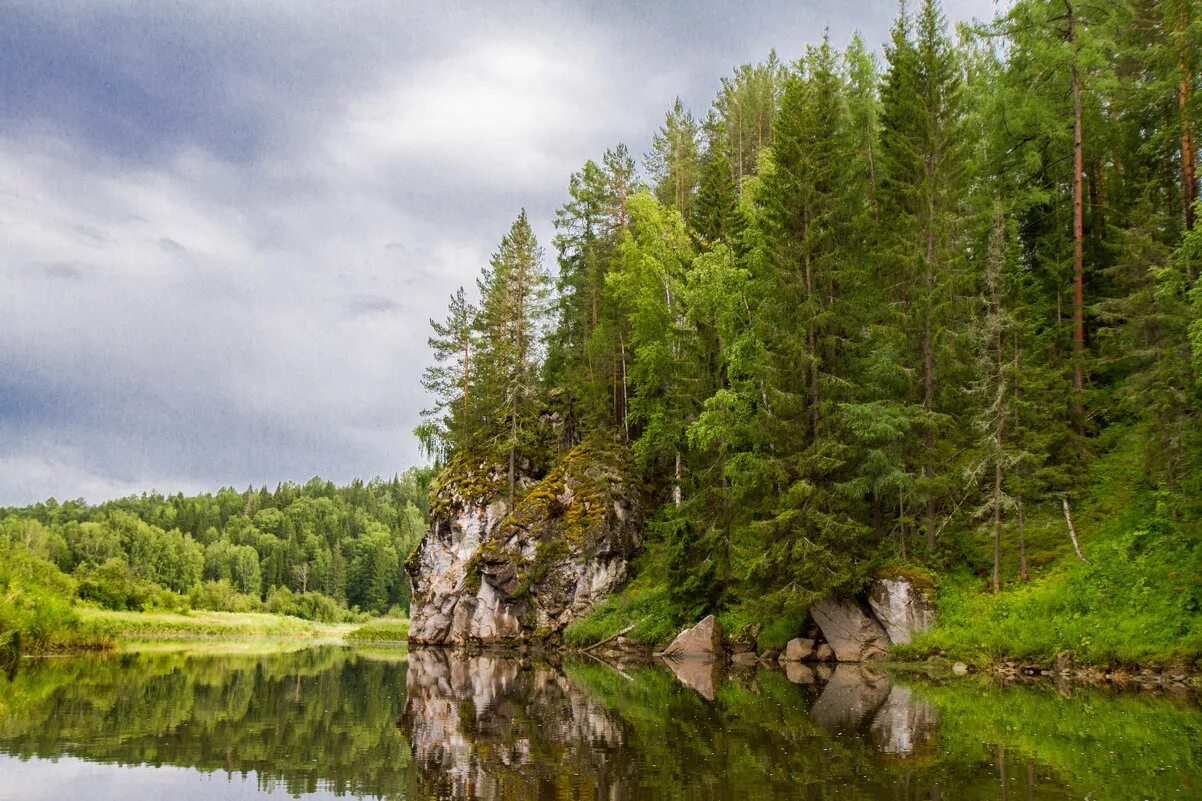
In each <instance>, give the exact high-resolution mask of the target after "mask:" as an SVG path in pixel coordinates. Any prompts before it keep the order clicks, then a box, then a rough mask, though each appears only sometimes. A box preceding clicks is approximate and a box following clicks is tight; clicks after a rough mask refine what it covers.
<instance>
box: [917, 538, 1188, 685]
mask: <svg viewBox="0 0 1202 801" xmlns="http://www.w3.org/2000/svg"><path fill="white" fill-rule="evenodd" d="M1147 523H1148V525H1147V526H1146V527H1144V528H1136V529H1122V530H1112V531H1110V532H1106V533H1104V534H1101V535H1099V536H1096V537H1094V538H1092V539H1091V541H1090V545H1089V551H1088V559H1089V561H1087V562H1080V561H1079V560H1076V559H1075V558H1072V557H1068V558H1065V559H1063V560H1061V561H1060V562H1057V563H1056V564H1055V565H1054V566H1053V567H1051V568H1050V569H1049V570H1048V571H1047V572H1045V573H1044V574H1043V575H1041V576H1040V577H1039V578H1037V579H1035V580H1034V581H1032V582H1031V583H1030V584H1027V585H1022V586H1016V587H1012V588H1010V589H1008V590H1006V591H1005V592H1003V593H1001V594H1000V595H991V594H986V593H985V592H982V590H983V588H982V587H981V584H980V581H979V580H977V579H976V578H975V577H973V576H972V575H971V574H969V573H966V572H959V573H956V574H953V575H951V576H948V577H947V578H946V580H944V581H941V582H940V587H939V593H938V596H937V597H938V625H937V626H936V627H935V628H933V629H932V630H931V631H929V632H927V633H925V634H923V635H920V636H918V637H916V638H915V640H914V642H913V643H912V644H910V645H909V646H897V647H895V655H896V656H898V657H900V658H921V657H924V656H926V655H928V654H930V653H933V652H936V651H938V652H942V653H944V654H946V655H947V656H948V657H950V658H954V659H964V660H969V661H974V662H985V661H991V660H994V659H999V658H1017V659H1030V660H1032V661H1035V662H1039V663H1044V664H1046V663H1050V662H1051V661H1052V659H1053V658H1054V657H1055V656H1056V654H1058V653H1060V652H1061V651H1070V652H1072V654H1073V655H1074V657H1075V658H1077V659H1078V660H1079V661H1081V662H1088V663H1094V664H1107V663H1123V664H1128V665H1132V664H1149V663H1162V664H1163V663H1171V662H1173V661H1175V660H1181V659H1192V658H1194V657H1196V655H1197V654H1199V653H1202V591H1200V589H1199V585H1198V582H1197V576H1199V575H1202V572H1200V571H1202V554H1200V553H1199V551H1198V547H1197V543H1196V542H1194V541H1192V540H1191V538H1189V537H1186V536H1183V535H1182V534H1180V533H1179V532H1175V531H1174V530H1173V529H1172V527H1171V526H1169V525H1168V524H1167V523H1166V522H1165V521H1155V520H1150V521H1147ZM1061 536H1063V535H1061Z"/></svg>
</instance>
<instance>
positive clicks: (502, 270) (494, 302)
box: [476, 209, 550, 501]
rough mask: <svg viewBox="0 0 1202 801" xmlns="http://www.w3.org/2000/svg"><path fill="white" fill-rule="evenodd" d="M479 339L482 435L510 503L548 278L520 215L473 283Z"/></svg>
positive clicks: (534, 384) (530, 410)
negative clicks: (502, 474) (502, 463)
mask: <svg viewBox="0 0 1202 801" xmlns="http://www.w3.org/2000/svg"><path fill="white" fill-rule="evenodd" d="M477 285H478V286H479V289H480V311H479V313H478V315H477V316H476V331H477V332H478V334H479V337H480V347H479V349H478V351H479V358H478V359H477V360H476V363H477V365H478V366H477V370H476V375H477V379H476V387H477V388H478V393H477V394H478V401H477V402H478V404H479V406H478V407H477V408H479V409H480V410H481V413H480V417H481V419H480V425H481V434H482V436H483V437H484V439H485V441H486V442H487V443H488V444H489V445H490V446H491V448H492V449H493V450H494V452H495V453H497V454H498V455H503V456H504V457H505V459H506V461H507V462H508V474H509V497H510V501H512V500H513V499H514V493H515V486H516V479H517V460H518V456H519V453H520V452H521V450H522V449H523V447H525V446H527V445H528V444H529V439H528V436H529V435H530V433H531V424H532V422H533V420H534V418H535V417H536V416H537V413H538V407H539V403H540V396H539V391H540V389H541V384H540V381H539V378H540V370H541V359H542V338H543V335H544V328H545V323H546V319H547V314H548V311H549V309H548V305H547V300H548V298H549V294H550V278H549V276H548V275H547V273H546V271H545V269H544V267H543V251H542V248H540V247H539V245H538V241H537V240H536V239H535V236H534V231H533V229H531V227H530V222H529V220H528V219H527V217H526V212H525V210H524V209H523V210H522V212H521V213H520V214H519V215H518V218H517V220H515V221H514V223H513V225H512V226H511V227H510V229H509V232H508V233H507V234H506V235H505V236H504V237H503V238H502V239H501V244H500V245H499V246H498V248H497V251H496V253H494V254H493V257H492V259H491V261H490V262H489V265H488V267H487V268H486V269H485V270H484V271H483V273H482V275H481V276H480V278H479V279H478V280H477Z"/></svg>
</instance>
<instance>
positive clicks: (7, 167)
mask: <svg viewBox="0 0 1202 801" xmlns="http://www.w3.org/2000/svg"><path fill="white" fill-rule="evenodd" d="M944 7H945V10H946V12H947V15H948V17H949V19H950V20H952V21H956V20H967V19H971V18H973V17H986V18H987V17H989V16H991V15H992V13H993V9H994V0H945V3H944ZM895 9H896V4H895V2H893V0H849V1H847V2H841V1H840V0H788V1H787V2H784V1H782V2H764V3H755V2H742V3H737V4H736V3H730V2H705V1H704V0H703V1H702V2H688V3H686V2H663V3H650V2H606V3H601V2H580V3H575V4H567V3H539V2H521V3H508V2H505V1H504V0H492V1H490V2H480V3H466V2H465V3H454V2H424V3H419V2H414V3H396V2H391V1H390V0H388V1H386V0H379V1H378V2H356V0H349V1H344V2H339V3H327V2H316V1H313V2H305V1H304V0H288V1H287V2H284V0H256V2H253V3H245V2H225V1H224V0H205V2H195V3H192V2H180V3H144V2H133V0H126V1H125V2H115V1H114V2H106V1H105V0H91V1H90V2H76V1H75V0H58V2H54V3H41V2H34V1H33V0H30V1H29V2H15V3H14V2H11V0H0V505H3V504H26V503H32V502H35V501H38V500H41V499H44V498H47V497H50V496H53V497H56V498H58V499H59V500H64V499H68V498H79V497H83V498H86V499H87V500H89V501H93V502H95V501H99V500H104V499H107V498H112V497H118V496H122V495H128V494H131V493H140V492H145V491H151V490H158V491H161V492H175V491H184V492H200V491H211V490H215V489H216V488H218V487H220V486H235V487H238V488H242V487H245V486H247V485H248V484H254V485H256V486H258V485H263V484H268V485H270V486H274V485H275V484H276V483H277V482H279V481H289V480H290V481H299V482H303V481H305V480H307V479H308V478H310V477H312V476H315V475H320V476H322V477H323V478H329V479H332V480H334V481H337V482H339V483H342V482H345V481H348V480H350V479H351V478H354V477H361V478H365V479H366V478H370V477H372V476H376V475H380V476H386V477H387V476H391V475H393V474H394V473H397V472H400V471H402V470H404V469H405V468H406V467H408V466H410V465H413V464H417V463H420V462H421V461H422V458H421V455H420V454H419V452H418V448H417V443H416V440H415V439H414V437H413V436H412V433H411V432H412V429H413V427H414V425H415V424H416V423H417V422H418V420H419V413H420V410H421V409H422V408H423V407H425V406H427V405H428V399H427V398H426V397H425V395H424V393H423V390H422V388H421V384H420V375H421V371H422V369H423V368H424V367H425V366H426V365H427V363H428V361H429V356H428V353H427V349H426V344H425V341H426V337H427V336H428V334H429V318H431V317H435V318H439V319H441V318H442V317H443V316H444V314H445V309H446V302H447V300H448V298H449V296H450V294H451V293H452V292H453V291H454V290H455V288H456V287H458V286H460V285H464V286H468V287H472V286H473V285H474V281H475V276H476V274H477V273H478V271H479V269H480V268H481V266H483V265H484V264H485V263H486V262H487V260H488V257H489V255H490V253H491V252H492V251H493V249H494V248H495V246H496V244H497V242H498V241H499V239H500V238H501V236H502V235H503V234H504V233H505V231H506V230H507V229H508V227H509V224H510V223H511V222H512V221H513V219H514V218H515V217H516V216H517V214H518V211H519V210H520V209H522V208H525V209H527V211H528V213H529V215H530V217H531V221H532V222H533V223H534V225H535V229H536V232H537V233H538V234H539V236H540V239H541V241H542V242H543V243H544V245H546V246H547V251H548V260H549V261H553V258H554V254H553V250H552V248H551V247H550V239H551V236H552V235H553V233H554V231H553V228H552V225H551V220H552V218H553V215H554V210H555V209H556V208H557V207H558V206H559V205H560V204H562V203H563V202H564V200H565V199H566V190H567V183H568V178H569V175H570V174H571V173H572V172H573V171H575V170H578V169H579V168H580V167H581V166H582V165H583V163H584V162H585V161H586V160H587V159H590V158H594V159H597V158H599V157H600V155H601V154H602V153H603V152H604V150H605V149H606V148H608V147H611V146H613V145H615V144H617V143H619V142H624V143H626V144H627V146H628V147H630V149H631V151H632V152H633V153H635V154H642V153H645V152H646V151H647V150H648V148H649V146H650V139H651V135H652V134H653V133H654V131H655V130H656V128H657V127H658V126H659V125H660V124H661V123H662V121H663V115H664V112H665V111H666V110H667V109H668V108H669V107H670V106H671V104H672V102H673V100H674V98H675V97H676V96H677V95H679V96H680V97H681V98H682V99H683V100H684V102H685V103H686V104H687V105H688V106H689V107H690V108H691V109H692V110H693V111H694V113H695V114H696V115H697V116H699V117H701V116H704V114H705V111H706V109H707V108H708V106H709V104H710V102H711V100H712V99H713V97H714V95H715V94H716V92H717V89H718V86H719V82H720V79H721V78H722V77H723V76H724V75H727V74H729V73H730V71H731V70H732V69H733V67H734V66H736V65H738V64H741V63H746V62H756V61H760V60H762V59H763V58H764V57H766V55H767V54H768V51H769V49H770V48H773V47H775V48H776V50H777V52H778V53H779V55H780V56H781V57H782V58H783V59H785V60H788V61H791V60H793V59H795V58H796V57H797V56H799V55H800V54H801V52H802V50H803V49H804V47H805V45H806V44H807V43H813V42H816V41H818V40H820V39H821V37H822V34H823V30H824V29H827V28H829V31H830V36H831V39H832V41H833V42H834V43H835V44H836V45H839V46H842V45H844V44H845V43H846V42H847V41H848V40H849V39H850V38H851V35H852V33H853V32H854V31H855V30H859V31H860V32H861V33H862V35H863V36H864V38H865V40H866V41H867V42H868V43H869V44H870V46H874V47H876V48H877V49H878V50H879V47H880V45H881V44H882V43H883V42H884V41H885V39H886V38H887V36H888V31H889V28H890V26H891V23H892V18H893V16H894V11H895ZM548 266H549V267H551V268H553V264H549V265H548Z"/></svg>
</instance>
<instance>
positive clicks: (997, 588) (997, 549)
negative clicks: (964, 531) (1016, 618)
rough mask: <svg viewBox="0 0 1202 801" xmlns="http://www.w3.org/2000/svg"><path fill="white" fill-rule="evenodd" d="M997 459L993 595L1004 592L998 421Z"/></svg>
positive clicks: (1000, 446)
mask: <svg viewBox="0 0 1202 801" xmlns="http://www.w3.org/2000/svg"><path fill="white" fill-rule="evenodd" d="M997 447H998V453H997V459H996V460H995V461H994V463H993V594H994V595H997V594H998V593H999V592H1001V590H1002V422H1001V418H999V419H998V427H997Z"/></svg>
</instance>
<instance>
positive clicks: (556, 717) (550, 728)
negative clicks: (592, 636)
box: [401, 649, 636, 801]
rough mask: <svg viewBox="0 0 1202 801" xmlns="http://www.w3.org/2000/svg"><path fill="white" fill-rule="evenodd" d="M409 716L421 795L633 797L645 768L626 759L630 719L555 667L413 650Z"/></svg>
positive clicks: (406, 715) (404, 721)
mask: <svg viewBox="0 0 1202 801" xmlns="http://www.w3.org/2000/svg"><path fill="white" fill-rule="evenodd" d="M401 723H402V725H403V726H404V727H405V729H406V732H407V734H408V738H409V741H410V743H411V744H412V748H413V755H414V761H415V762H416V763H417V768H418V775H419V785H420V789H421V793H420V794H419V797H421V798H427V797H428V798H440V799H455V800H456V801H458V800H459V799H477V798H478V799H508V798H544V797H547V798H565V797H570V798H577V797H589V798H593V797H596V798H606V799H624V798H631V797H633V795H634V788H635V771H636V767H635V762H634V760H633V758H628V759H626V760H623V759H622V754H623V753H627V752H626V751H624V750H623V746H624V744H625V734H624V729H623V726H622V723H621V720H620V719H619V718H618V717H617V716H616V715H614V714H612V713H611V712H608V711H607V710H606V708H605V706H604V705H603V704H602V703H601V702H600V701H599V700H597V699H596V698H594V697H593V696H592V695H590V694H589V693H587V692H586V691H584V690H583V689H581V688H579V687H576V686H574V685H573V684H572V683H571V682H570V681H568V679H567V678H565V677H564V676H563V674H561V673H560V672H558V671H557V670H554V669H552V668H549V667H545V666H534V667H529V666H523V665H522V664H521V663H520V662H518V661H517V660H513V659H502V658H498V657H495V656H491V655H478V656H468V655H466V654H464V653H463V652H461V651H446V650H442V649H422V650H418V651H414V652H413V653H411V654H410V655H409V677H408V698H407V700H406V703H405V713H404V715H403V716H402V718H401ZM628 756H629V754H628ZM582 790H589V792H587V793H582V792H581V791H582Z"/></svg>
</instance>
